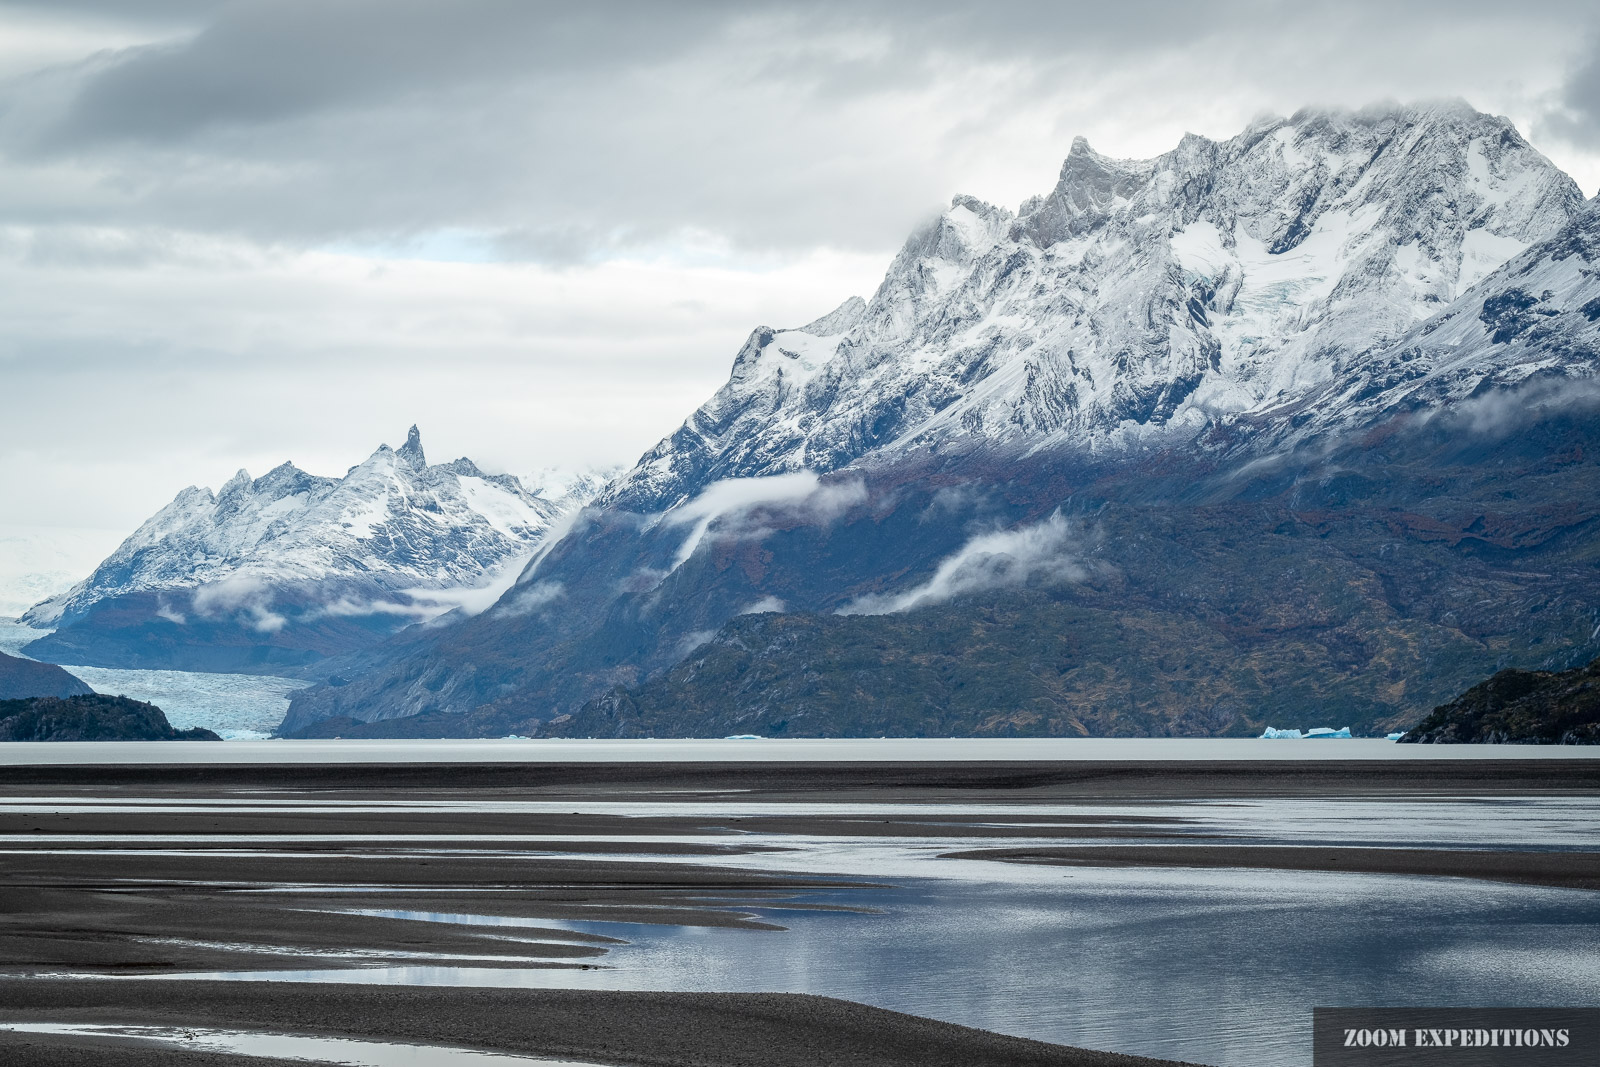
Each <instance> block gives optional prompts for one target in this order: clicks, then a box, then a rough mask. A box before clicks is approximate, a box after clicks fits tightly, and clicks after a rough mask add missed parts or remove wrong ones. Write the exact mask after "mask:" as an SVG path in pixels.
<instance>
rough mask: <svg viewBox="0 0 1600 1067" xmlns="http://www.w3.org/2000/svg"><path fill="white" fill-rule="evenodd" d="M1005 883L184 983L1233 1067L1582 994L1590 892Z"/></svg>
mask: <svg viewBox="0 0 1600 1067" xmlns="http://www.w3.org/2000/svg"><path fill="white" fill-rule="evenodd" d="M936 862H937V864H939V865H944V866H958V865H961V864H963V862H964V861H936ZM968 866H975V867H981V868H985V869H987V868H993V867H999V866H1001V865H998V864H990V863H981V864H977V865H971V864H968ZM1007 870H1008V871H1010V872H1012V873H1013V875H1014V877H1013V878H1011V879H1010V880H1008V881H1006V882H1003V883H996V882H994V881H990V880H989V879H988V878H987V877H974V876H973V875H975V874H976V873H977V872H976V871H973V872H970V873H969V876H968V877H966V878H958V877H947V878H938V879H916V880H906V881H904V882H902V884H901V885H900V886H899V887H898V888H895V889H876V890H831V891H827V892H822V893H814V894H810V895H808V898H807V899H808V900H812V901H815V902H817V903H826V904H835V905H848V906H850V907H852V908H861V907H866V908H872V909H877V910H878V912H879V913H877V914H861V913H856V912H837V911H807V910H793V909H789V908H785V909H784V910H782V911H778V910H771V911H767V910H763V909H753V910H755V911H757V912H758V913H760V914H761V916H762V917H763V918H768V919H770V920H771V921H773V922H775V923H780V924H781V925H783V926H786V927H788V930H787V931H785V932H771V931H752V930H743V929H725V928H707V927H670V926H646V925H637V924H631V923H630V924H620V923H609V922H606V923H601V922H584V921H578V920H563V921H555V920H540V923H541V925H546V926H557V925H559V926H561V927H565V928H568V929H571V930H574V931H579V932H585V933H591V934H601V935H608V936H612V937H620V938H625V939H626V940H627V941H628V944H625V945H620V946H613V948H612V951H611V952H610V953H609V955H608V956H606V957H605V959H604V963H605V964H606V966H605V967H603V968H600V969H594V970H586V971H575V970H562V971H551V970H544V969H538V970H535V969H525V970H517V969H511V970H502V969H498V968H473V967H442V966H399V967H376V968H363V969H343V970H321V971H295V972H281V971H240V972H231V973H218V974H208V975H205V976H203V977H208V978H217V979H221V978H238V979H249V980H281V981H308V980H309V981H340V982H366V983H378V984H397V983H398V984H422V985H485V986H508V985H509V986H530V987H545V988H589V989H637V990H649V989H674V990H687V991H707V992H740V991H770V992H804V993H817V994H823V995H828V996H837V997H844V998H847V999H850V1000H857V1001H861V1002H863V1003H867V1004H873V1005H877V1006H879V1007H884V1008H891V1009H894V1010H898V1011H906V1012H912V1013H914V1014H918V1015H926V1016H931V1017H933V1018H939V1019H944V1020H947V1021H950V1022H956V1023H963V1024H966V1025H969V1026H978V1027H982V1028H984V1029H989V1030H998V1031H1002V1032H1005V1033H1012V1034H1018V1035H1021V1036H1026V1037H1035V1038H1041V1039H1044V1040H1048V1041H1057V1042H1063V1043H1066V1044H1073V1045H1082V1046H1087V1047H1090V1048H1102V1049H1108V1050H1115V1051H1119V1052H1132V1053H1140V1054H1144V1055H1150V1056H1161V1057H1167V1058H1174V1059H1188V1060H1192V1061H1198V1062H1202V1063H1212V1064H1229V1065H1233V1067H1286V1065H1295V1064H1302V1065H1303V1064H1308V1063H1309V1062H1310V1060H1309V1056H1310V1053H1309V1049H1310V1041H1309V1037H1308V1033H1309V1029H1308V1028H1309V1021H1310V1008H1311V1007H1313V1006H1316V1005H1339V1004H1385V1005H1404V1004H1427V1005H1437V1004H1463V1005H1480V1004H1513V1005H1562V1004H1575V1003H1593V1002H1595V1001H1597V1000H1600V894H1594V893H1586V892H1580V891H1572V890H1555V889H1534V888H1529V887H1525V886H1502V885H1494V884H1490V883H1479V882H1472V881H1468V880H1464V879H1446V878H1409V877H1391V876H1367V875H1345V874H1315V873H1306V872H1270V871H1232V870H1221V871H1181V870H1152V869H1143V870H1141V869H1128V870H1095V869H1089V868H1071V869H1065V868H1037V867H1018V866H1015V865H1012V866H1009V867H1007ZM983 873H984V875H987V873H988V872H987V870H985V871H984V872H983ZM393 914H394V916H395V917H415V918H418V919H422V918H427V919H429V920H434V921H438V920H446V921H448V920H449V918H450V916H448V915H440V914H435V913H416V914H415V915H410V916H408V915H407V914H406V913H399V912H396V913H393ZM465 921H466V922H469V923H472V924H476V925H489V924H494V925H507V926H512V925H517V924H519V923H526V922H527V920H526V919H521V920H517V919H511V920H507V919H502V918H499V917H494V916H468V917H467V918H466V919H465ZM1502 961H1507V962H1508V963H1509V965H1504V964H1503V963H1502ZM174 977H178V976H174ZM190 977H195V976H192V975H191V976H190Z"/></svg>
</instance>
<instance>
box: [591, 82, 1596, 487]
mask: <svg viewBox="0 0 1600 1067" xmlns="http://www.w3.org/2000/svg"><path fill="white" fill-rule="evenodd" d="M1581 202H1582V201H1581V193H1580V192H1579V190H1578V188H1577V186H1576V185H1575V184H1574V183H1573V182H1572V180H1571V179H1570V178H1569V177H1567V176H1566V175H1565V174H1563V173H1562V172H1561V171H1560V170H1559V169H1558V168H1556V167H1555V165H1554V164H1552V163H1551V162H1550V161H1549V160H1548V159H1546V158H1544V157H1543V156H1542V155H1540V154H1539V153H1538V152H1537V151H1536V150H1534V149H1533V148H1532V147H1531V146H1529V145H1528V144H1527V142H1526V141H1525V140H1524V139H1522V138H1521V137H1520V136H1519V135H1517V134H1516V133H1515V129H1514V127H1512V126H1511V125H1510V124H1509V123H1508V122H1507V121H1506V120H1504V119H1501V118H1498V117H1496V116H1492V115H1484V114H1480V113H1478V112H1476V111H1473V110H1472V109H1470V108H1469V107H1467V106H1466V105H1464V104H1462V103H1461V102H1459V101H1435V102H1422V103H1417V104H1409V105H1402V104H1393V103H1384V104H1378V105H1375V106H1373V107H1370V108H1366V109H1362V110H1360V111H1351V110H1341V109H1305V110H1303V111H1300V112H1297V113H1296V115H1295V117H1294V118H1293V119H1285V118H1282V117H1280V116H1267V117H1262V118H1259V119H1257V120H1256V121H1255V122H1253V123H1252V124H1251V125H1250V127H1248V128H1247V129H1246V130H1245V131H1243V132H1242V133H1240V134H1238V135H1237V136H1235V137H1232V138H1229V139H1228V140H1225V141H1213V140H1210V139H1207V138H1205V137H1200V136H1197V135H1189V136H1185V137H1184V138H1183V139H1182V141H1181V142H1180V143H1179V144H1178V145H1177V146H1176V147H1175V148H1174V149H1173V150H1171V151H1169V152H1167V153H1165V154H1163V155H1160V156H1157V157H1154V158H1151V159H1144V160H1137V159H1118V158H1114V157H1111V156H1106V155H1101V154H1100V153H1097V152H1095V151H1094V150H1093V149H1092V148H1090V147H1089V143H1088V142H1087V141H1086V140H1085V139H1083V138H1081V137H1080V138H1077V139H1075V140H1074V141H1073V143H1072V150H1071V153H1070V154H1069V155H1068V156H1067V158H1066V161H1065V162H1064V163H1063V164H1062V168H1061V177H1060V180H1059V181H1058V182H1057V184H1056V185H1055V187H1054V188H1053V189H1052V190H1050V192H1049V193H1048V194H1046V195H1044V196H1039V197H1034V198H1030V199H1029V200H1028V201H1026V202H1025V203H1024V204H1023V205H1022V207H1021V209H1020V210H1019V211H1018V213H1017V215H1016V216H1010V214H1009V213H1008V212H1003V211H1001V210H999V209H996V208H991V207H990V206H989V205H986V204H983V203H982V202H980V201H977V200H973V199H971V198H967V197H957V198H955V200H954V201H953V202H952V207H951V209H950V210H949V211H948V212H946V213H945V214H943V215H941V216H939V217H938V218H936V219H934V220H931V221H930V222H928V223H926V224H924V225H923V226H920V227H918V229H917V230H916V231H915V232H914V233H913V234H912V235H911V236H910V238H909V239H908V240H907V242H906V244H905V246H904V247H903V248H902V249H901V251H900V252H899V254H898V255H897V256H896V257H895V260H894V262H893V263H892V264H891V265H890V267H889V270H888V272H887V273H886V274H885V277H884V280H883V283H882V284H881V285H880V286H879V288H878V289H877V291H876V292H875V293H874V295H873V296H872V298H871V299H870V300H869V301H868V302H867V305H866V307H865V308H863V309H861V311H860V314H859V318H856V314H857V313H856V311H855V310H854V307H853V305H848V304H847V305H846V307H848V308H850V311H849V312H848V314H844V315H839V317H838V318H837V319H835V318H834V316H832V315H830V316H826V317H825V320H824V321H825V322H826V327H827V329H826V333H825V334H824V335H823V336H825V337H826V340H827V341H828V342H829V343H825V344H823V345H820V346H815V347H811V346H808V345H807V344H806V343H805V342H804V341H800V342H798V343H791V339H786V341H785V343H784V345H776V346H775V345H771V344H770V342H772V341H773V340H774V338H775V335H776V333H777V331H772V330H759V331H757V332H756V333H755V334H753V335H752V336H751V339H750V341H749V342H748V343H747V345H746V347H745V349H744V351H742V352H741V354H740V358H739V359H738V360H737V361H736V363H735V370H734V373H733V375H732V376H731V377H730V379H729V382H728V384H727V385H725V386H724V388H723V389H722V390H719V391H718V393H717V394H716V395H715V396H714V397H713V398H712V400H710V401H709V402H708V403H707V405H706V406H705V407H704V408H702V409H701V410H700V411H699V412H697V413H696V414H695V415H694V416H692V417H691V418H690V419H689V420H688V422H686V423H685V426H684V428H683V429H682V430H681V431H679V432H678V433H677V434H675V435H674V436H673V437H670V438H668V439H666V440H664V441H662V442H661V443H660V444H659V445H657V446H656V448H654V449H652V450H651V451H650V452H647V453H646V454H645V456H644V457H643V458H642V459H641V460H640V463H639V465H638V466H637V467H636V468H635V469H634V470H633V471H632V472H630V473H629V474H626V475H624V476H623V477H622V478H619V479H618V480H617V481H615V482H614V483H613V484H612V486H611V488H610V489H609V490H608V491H607V494H606V496H605V497H603V498H602V499H603V501H604V502H615V503H621V504H622V505H623V506H626V507H629V508H635V509H638V510H643V511H654V510H661V509H662V508H664V507H667V506H671V504H672V503H673V502H674V501H677V500H680V499H683V498H685V496H686V495H690V494H692V493H693V492H695V491H697V490H698V489H699V488H701V487H703V486H704V484H706V483H707V482H708V481H709V480H714V479H715V478H719V477H754V476H758V475H765V474H775V473H783V472H788V471H792V470H795V469H798V468H800V467H808V468H812V469H816V470H822V471H826V470H833V469H837V468H838V467H839V466H841V465H843V464H847V463H851V462H853V461H855V460H856V459H857V458H859V457H861V456H863V455H865V454H866V453H868V452H873V451H877V450H880V449H885V448H889V447H891V446H893V447H897V448H913V447H917V448H920V447H923V446H930V447H931V446H942V445H943V444H944V443H945V442H947V441H955V440H957V439H960V440H962V441H966V442H970V443H974V444H977V443H983V442H1002V441H1019V442H1020V441H1021V440H1023V439H1024V438H1026V439H1029V440H1030V441H1031V442H1040V443H1042V442H1043V441H1045V440H1046V439H1051V440H1053V441H1055V442H1058V443H1060V444H1062V445H1063V446H1069V445H1070V446H1071V447H1075V448H1076V447H1087V448H1100V447H1101V446H1102V445H1106V444H1110V443H1113V442H1121V443H1128V444H1131V443H1134V442H1137V441H1143V440H1145V439H1147V438H1150V439H1153V437H1154V435H1158V434H1159V435H1167V434H1169V433H1177V434H1181V435H1193V434H1198V433H1200V432H1201V431H1203V430H1204V429H1205V428H1206V427H1215V426H1222V425H1225V424H1231V423H1233V422H1234V421H1236V420H1240V419H1247V418H1248V419H1259V418H1264V417H1266V415H1267V414H1268V413H1271V412H1277V411H1280V410H1284V409H1285V408H1284V406H1285V405H1286V404H1293V403H1300V402H1302V401H1303V402H1307V403H1309V402H1310V398H1312V397H1313V396H1320V395H1322V394H1321V393H1320V392H1319V390H1322V389H1324V387H1326V386H1327V385H1328V383H1330V382H1332V381H1334V380H1335V379H1339V378H1345V377H1349V376H1351V375H1352V373H1353V370H1352V369H1353V368H1356V367H1359V366H1364V365H1366V364H1367V363H1369V362H1371V361H1373V360H1374V359H1379V355H1380V353H1382V352H1384V350H1385V349H1386V348H1387V346H1389V345H1390V344H1393V343H1395V342H1397V341H1398V340H1399V339H1400V338H1401V337H1403V336H1405V335H1406V334H1407V333H1408V332H1409V331H1411V330H1412V329H1414V328H1418V327H1419V326H1420V324H1421V323H1422V322H1424V321H1425V320H1427V319H1429V318H1430V317H1431V316H1433V315H1434V314H1436V313H1438V312H1439V311H1440V310H1442V309H1443V308H1445V307H1446V306H1447V305H1449V304H1451V303H1452V302H1453V301H1455V300H1456V299H1457V298H1459V297H1460V296H1461V295H1462V293H1463V292H1465V291H1466V290H1467V289H1468V288H1470V287H1471V286H1473V285H1475V284H1477V283H1478V282H1479V281H1481V280H1482V279H1483V278H1485V277H1486V276H1487V275H1488V274H1489V273H1490V272H1491V271H1493V270H1496V269H1497V268H1499V267H1500V266H1501V265H1502V264H1504V263H1506V262H1507V261H1508V260H1509V259H1511V258H1512V257H1513V256H1515V255H1518V254H1520V253H1521V252H1523V251H1524V250H1525V249H1527V248H1529V247H1531V246H1532V245H1534V244H1535V243H1537V242H1541V241H1544V240H1546V239H1548V238H1551V237H1552V236H1553V235H1554V234H1556V233H1557V232H1558V231H1561V230H1562V229H1563V227H1565V226H1566V225H1567V223H1568V222H1569V220H1571V219H1572V218H1573V216H1574V214H1575V213H1576V212H1577V211H1578V209H1579V208H1580V206H1581ZM843 310H844V309H843V308H842V309H841V311H843ZM835 314H838V313H835ZM852 319H854V320H855V321H854V322H853V324H851V325H849V326H848V327H845V326H844V324H845V323H847V322H851V320H852ZM828 320H831V321H828ZM1473 321H1476V320H1473ZM823 325H824V323H823V322H819V323H815V324H812V327H815V329H813V328H812V327H807V328H804V331H803V332H804V333H808V334H813V335H817V334H818V332H819V331H821V330H822V329H823ZM840 327H844V328H845V333H844V335H843V336H842V337H839V338H838V340H834V337H835V335H834V333H833V330H834V329H836V328H840ZM769 349H770V358H766V359H764V358H763V353H766V352H768V351H769ZM1380 361H1381V360H1380ZM780 372H781V373H780ZM1329 417H1330V418H1332V417H1333V416H1332V415H1331V414H1330V415H1329Z"/></svg>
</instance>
